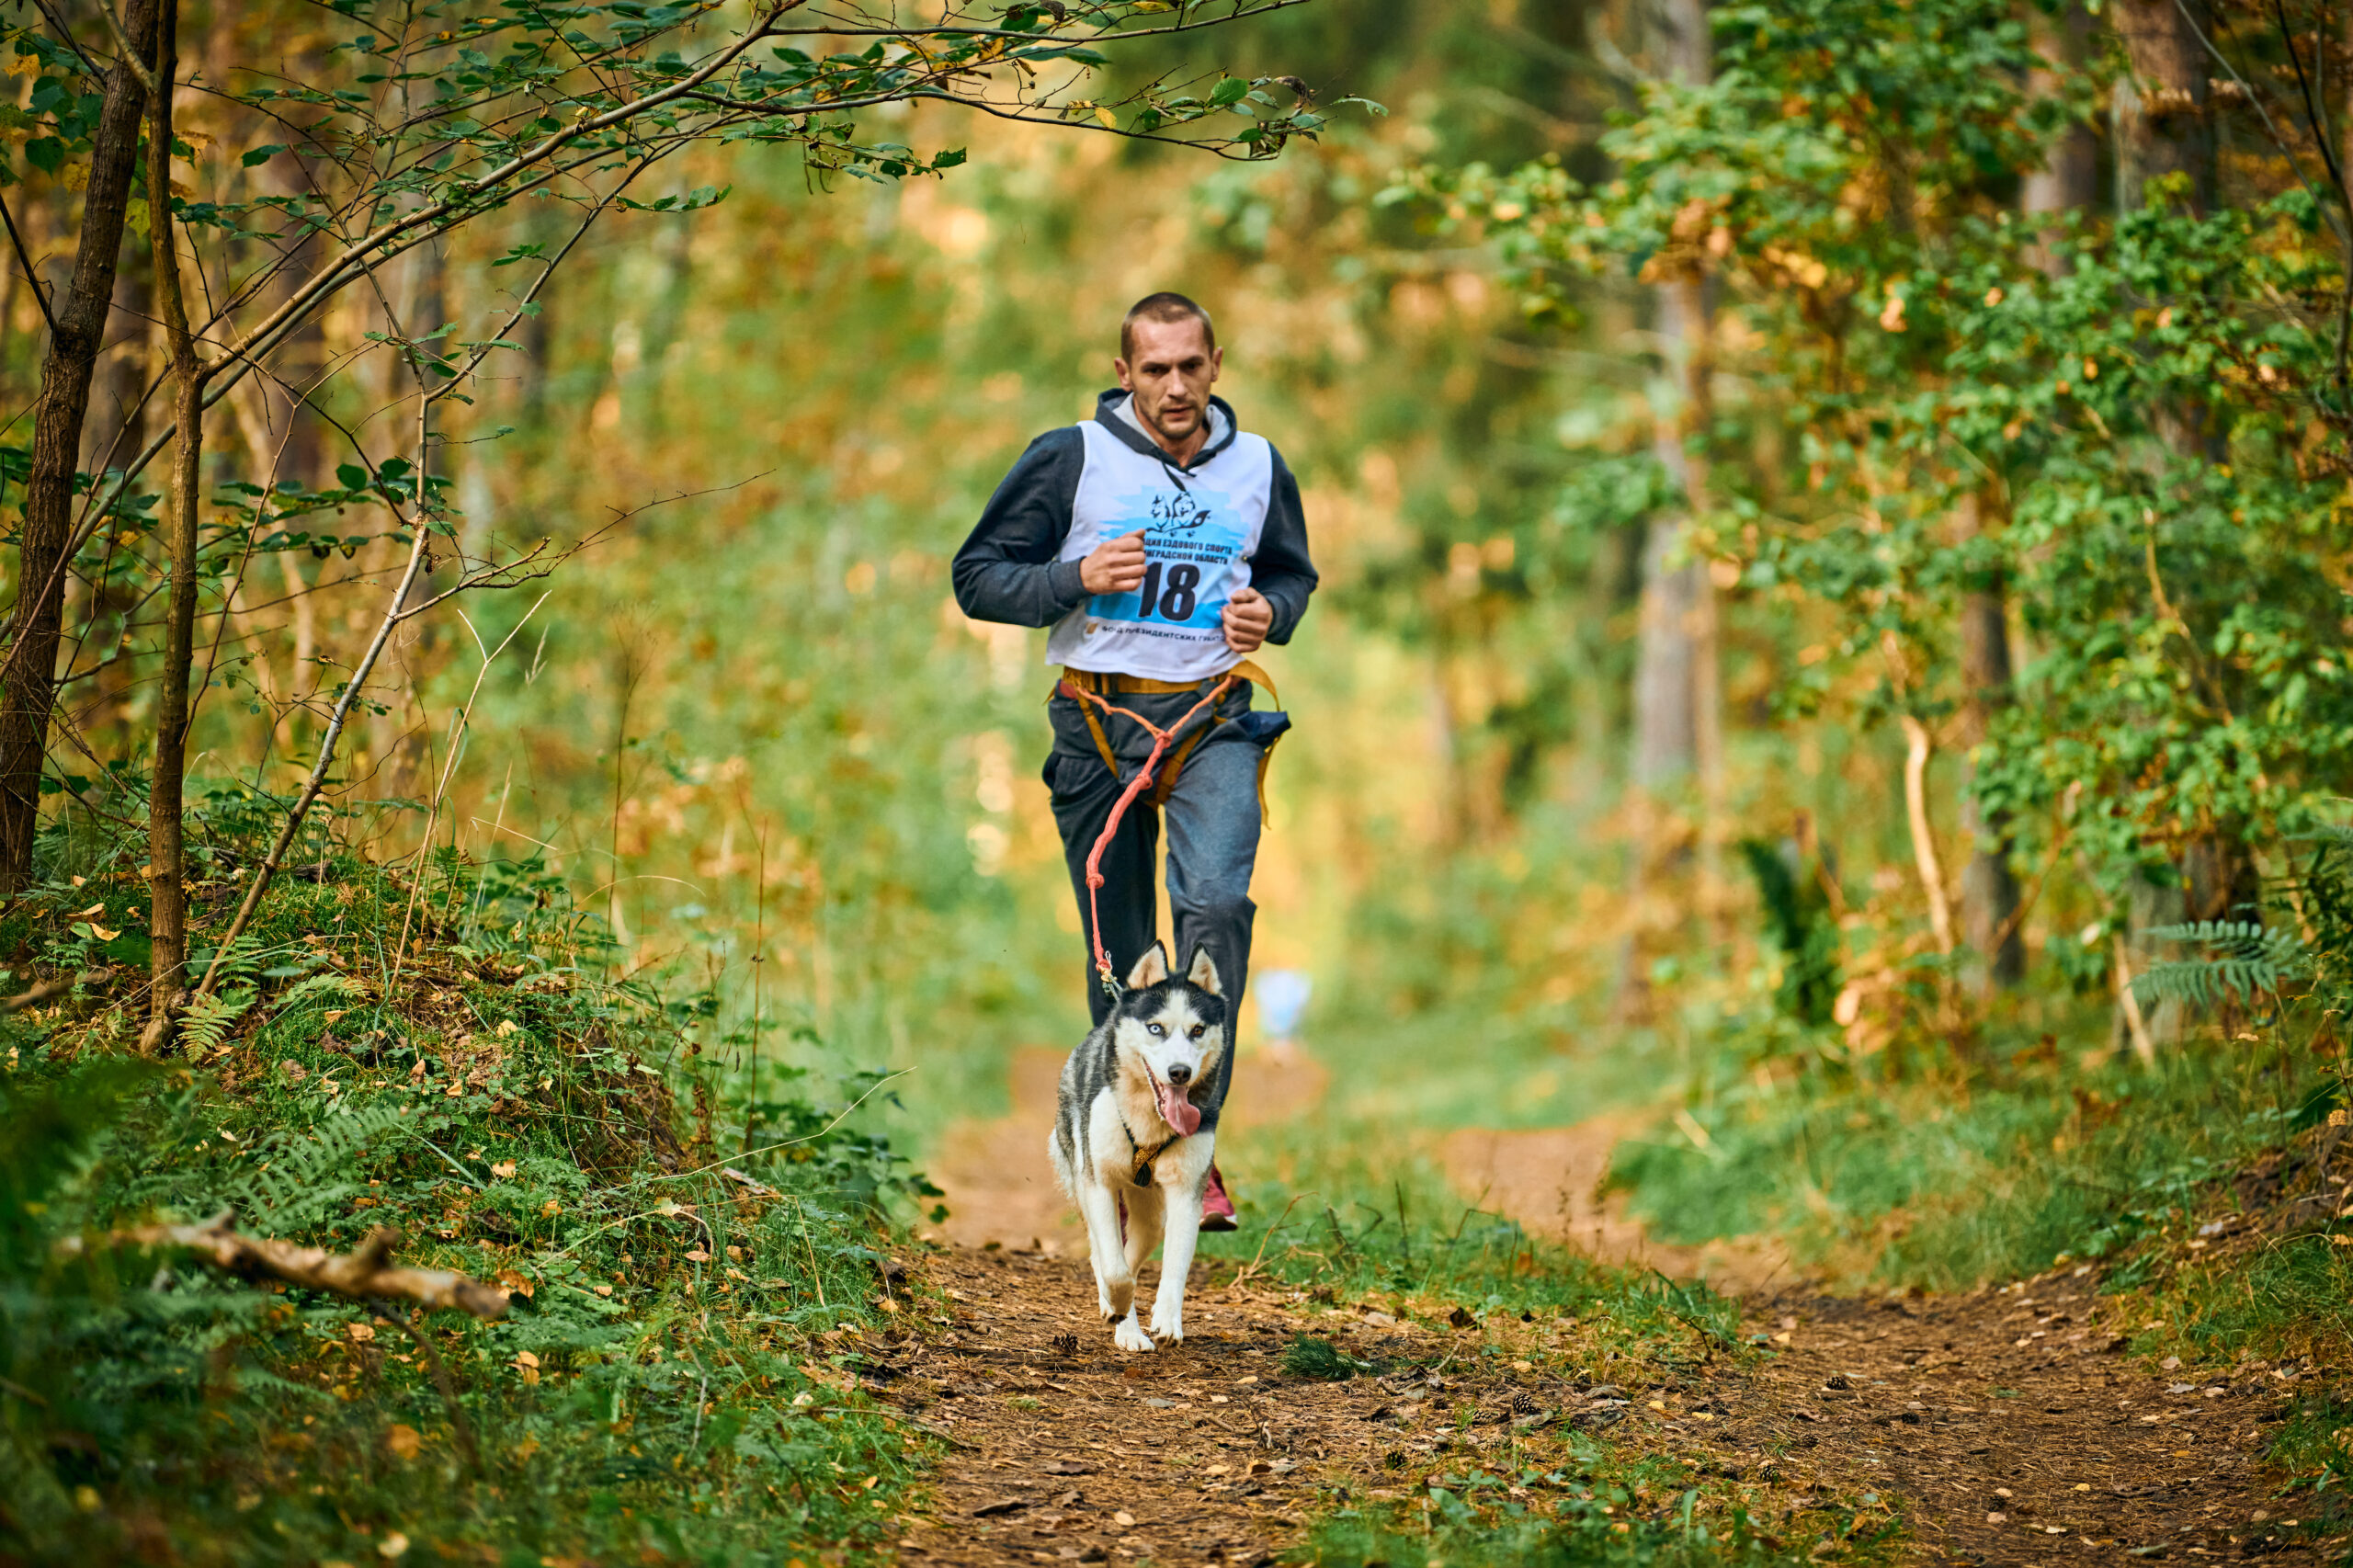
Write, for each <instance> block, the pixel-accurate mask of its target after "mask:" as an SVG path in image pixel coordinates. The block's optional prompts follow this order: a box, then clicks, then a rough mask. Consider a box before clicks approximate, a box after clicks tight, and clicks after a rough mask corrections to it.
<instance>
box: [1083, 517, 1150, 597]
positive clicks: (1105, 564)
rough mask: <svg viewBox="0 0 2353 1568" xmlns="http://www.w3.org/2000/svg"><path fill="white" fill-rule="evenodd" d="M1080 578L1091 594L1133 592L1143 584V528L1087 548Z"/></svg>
mask: <svg viewBox="0 0 2353 1568" xmlns="http://www.w3.org/2000/svg"><path fill="white" fill-rule="evenodd" d="M1078 580H1079V583H1080V584H1081V585H1083V586H1084V587H1085V588H1086V591H1087V592H1088V593H1090V594H1132V593H1134V592H1135V591H1136V590H1137V589H1138V588H1140V587H1142V586H1143V530H1142V528H1138V529H1137V530H1136V531H1135V532H1133V533H1131V534H1122V535H1120V537H1119V538H1118V539H1107V540H1104V541H1103V542H1102V543H1101V544H1098V545H1097V546H1096V547H1095V548H1094V549H1093V550H1091V551H1087V553H1086V559H1085V560H1083V561H1081V562H1079V563H1078Z"/></svg>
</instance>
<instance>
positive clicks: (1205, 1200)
mask: <svg viewBox="0 0 2353 1568" xmlns="http://www.w3.org/2000/svg"><path fill="white" fill-rule="evenodd" d="M1241 1228H1242V1226H1241V1225H1240V1223H1238V1222H1237V1221H1235V1220H1234V1218H1233V1199H1231V1198H1228V1197H1227V1196H1226V1195H1225V1178H1224V1177H1222V1176H1219V1175H1218V1174H1217V1167H1216V1166H1215V1165H1211V1167H1210V1179H1209V1181H1208V1182H1207V1184H1205V1185H1204V1186H1203V1187H1202V1188H1201V1229H1202V1230H1204V1231H1238V1230H1240V1229H1241Z"/></svg>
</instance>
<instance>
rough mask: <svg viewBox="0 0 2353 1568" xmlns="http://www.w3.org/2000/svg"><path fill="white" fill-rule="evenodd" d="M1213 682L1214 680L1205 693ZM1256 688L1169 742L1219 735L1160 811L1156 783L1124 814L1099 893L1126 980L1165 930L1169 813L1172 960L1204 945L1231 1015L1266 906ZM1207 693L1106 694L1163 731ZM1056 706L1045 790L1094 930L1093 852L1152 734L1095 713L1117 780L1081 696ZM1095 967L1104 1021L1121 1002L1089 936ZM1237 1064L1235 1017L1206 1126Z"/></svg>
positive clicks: (1092, 996) (1095, 992) (1110, 944)
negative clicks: (1261, 886) (1257, 878)
mask: <svg viewBox="0 0 2353 1568" xmlns="http://www.w3.org/2000/svg"><path fill="white" fill-rule="evenodd" d="M1212 684H1213V682H1209V681H1204V682H1203V683H1202V691H1206V690H1207V689H1208V687H1210V686H1211V685H1212ZM1253 689H1254V688H1253V687H1251V686H1250V685H1249V684H1248V683H1247V682H1237V683H1236V685H1235V687H1234V689H1233V690H1232V691H1230V692H1228V693H1226V695H1225V697H1224V699H1222V701H1221V702H1219V704H1218V706H1217V708H1216V710H1214V711H1213V712H1211V713H1204V714H1202V715H1201V716H1200V717H1199V719H1196V720H1195V721H1194V722H1193V724H1192V726H1191V727H1189V728H1188V729H1187V730H1186V731H1185V732H1184V733H1181V734H1179V735H1178V736H1177V737H1176V740H1175V741H1174V742H1172V743H1171V744H1170V746H1169V751H1170V753H1171V754H1174V753H1175V752H1176V750H1177V749H1179V748H1180V747H1182V746H1183V745H1184V744H1185V742H1186V740H1187V739H1188V738H1189V737H1190V736H1191V735H1192V734H1193V733H1196V732H1197V731H1198V730H1199V728H1200V727H1201V726H1202V725H1203V724H1207V725H1209V726H1210V730H1209V733H1208V734H1207V735H1205V736H1203V738H1202V740H1201V743H1200V744H1199V745H1197V746H1195V747H1193V748H1192V751H1191V753H1190V754H1189V755H1188V756H1187V757H1186V758H1185V765H1184V767H1183V768H1182V769H1181V770H1179V772H1178V773H1177V776H1176V787H1175V789H1174V790H1171V791H1170V792H1169V796H1168V802H1167V805H1166V806H1165V808H1158V809H1156V808H1154V805H1153V803H1152V797H1153V795H1154V793H1155V792H1156V788H1157V787H1156V786H1154V788H1151V789H1147V790H1144V791H1143V793H1142V795H1140V796H1138V797H1137V798H1136V801H1135V803H1134V804H1132V805H1131V806H1130V807H1129V808H1128V812H1127V815H1125V816H1124V817H1121V818H1120V831H1119V834H1118V835H1117V836H1116V837H1114V838H1113V839H1112V840H1111V842H1110V843H1109V844H1108V845H1107V846H1104V850H1103V859H1102V861H1101V869H1102V872H1103V886H1102V888H1101V889H1100V890H1099V892H1097V895H1096V903H1097V908H1098V909H1099V910H1100V911H1101V914H1102V920H1103V946H1104V948H1105V949H1106V950H1107V951H1108V952H1109V954H1110V956H1111V970H1112V972H1113V973H1114V974H1115V975H1116V976H1118V977H1119V978H1120V980H1123V981H1124V980H1125V979H1126V978H1127V974H1128V971H1129V969H1130V968H1131V966H1132V965H1133V964H1134V963H1135V961H1136V960H1138V959H1139V958H1141V957H1142V956H1143V954H1144V951H1145V950H1146V949H1149V948H1150V947H1151V946H1152V943H1153V938H1154V937H1155V936H1156V935H1158V932H1157V926H1158V924H1159V912H1158V908H1157V901H1156V900H1155V899H1154V896H1153V887H1152V878H1153V858H1154V851H1155V850H1156V849H1157V848H1158V846H1159V843H1160V828H1161V818H1162V816H1163V815H1164V814H1165V816H1166V819H1167V827H1168V908H1169V913H1170V915H1171V916H1172V917H1173V918H1174V919H1175V921H1176V933H1175V937H1176V939H1175V940H1174V941H1173V942H1171V943H1170V944H1169V961H1170V962H1171V963H1172V964H1174V965H1175V966H1176V971H1177V972H1179V973H1182V972H1184V971H1185V969H1186V968H1187V966H1188V965H1189V964H1190V963H1191V962H1192V958H1193V952H1194V950H1195V949H1197V948H1202V947H1206V948H1207V949H1209V952H1210V957H1211V960H1213V961H1214V962H1215V963H1216V965H1217V972H1218V978H1219V980H1220V981H1221V982H1222V984H1223V987H1224V990H1225V997H1226V1003H1227V1006H1228V1007H1229V1008H1230V1009H1231V1010H1232V1011H1231V1013H1230V1015H1229V1017H1238V1016H1239V1010H1240V1008H1241V1006H1242V992H1243V987H1244V985H1245V983H1246V982H1247V980H1248V979H1249V972H1250V927H1251V923H1252V921H1253V919H1254V918H1255V917H1256V915H1257V910H1258V906H1257V905H1256V904H1255V903H1251V902H1250V873H1251V871H1252V869H1254V868H1255V867H1256V864H1257V860H1258V762H1259V758H1260V757H1261V756H1263V755H1264V754H1265V750H1266V748H1265V746H1263V745H1261V744H1259V743H1258V742H1256V741H1255V740H1253V739H1251V738H1250V737H1249V736H1248V735H1246V734H1245V733H1242V731H1241V729H1240V728H1239V727H1238V726H1237V725H1236V723H1235V721H1236V720H1237V719H1239V718H1240V717H1241V716H1242V715H1243V714H1245V713H1247V712H1249V711H1250V697H1251V692H1252V691H1253ZM1202 691H1181V692H1169V693H1153V694H1139V695H1131V696H1108V695H1107V696H1106V697H1105V699H1104V700H1105V701H1107V702H1108V703H1109V704H1110V705H1111V706H1112V707H1113V708H1114V709H1125V710H1129V711H1131V712H1134V713H1137V714H1140V715H1142V717H1143V718H1146V719H1148V720H1150V721H1151V722H1153V723H1154V724H1157V725H1159V726H1160V727H1161V728H1163V729H1165V728H1167V727H1168V726H1169V725H1170V724H1173V723H1175V722H1176V721H1177V720H1178V719H1179V718H1181V717H1183V716H1184V714H1185V712H1186V710H1188V709H1190V708H1191V707H1192V706H1193V705H1194V704H1195V703H1197V702H1199V700H1200V699H1201V694H1202ZM1048 712H1049V714H1050V716H1051V719H1052V721H1053V729H1054V749H1053V751H1052V752H1051V754H1050V755H1049V756H1047V758H1046V767H1045V779H1046V788H1047V789H1049V790H1052V791H1053V800H1054V824H1055V825H1056V826H1057V827H1059V828H1060V829H1061V830H1062V835H1063V859H1064V860H1065V861H1066V862H1067V863H1068V864H1069V867H1070V879H1071V888H1072V891H1073V892H1075V893H1076V894H1077V895H1078V919H1079V928H1080V930H1081V931H1082V932H1086V928H1087V927H1086V917H1087V898H1086V857H1087V855H1088V853H1089V852H1090V851H1091V850H1092V849H1093V848H1094V847H1095V841H1096V839H1097V837H1098V836H1100V835H1101V834H1102V832H1103V824H1104V822H1105V821H1106V820H1107V819H1108V817H1109V816H1110V814H1111V807H1112V805H1113V804H1114V803H1115V802H1117V801H1118V800H1119V798H1120V790H1124V789H1125V788H1126V787H1127V785H1128V782H1129V780H1131V779H1132V778H1134V777H1135V773H1136V769H1137V768H1139V767H1142V766H1143V762H1144V758H1145V757H1146V756H1149V755H1150V754H1151V751H1152V734H1151V732H1149V731H1147V730H1146V729H1144V727H1143V726H1142V725H1141V724H1137V723H1133V722H1129V721H1128V720H1125V719H1122V718H1120V717H1119V716H1118V715H1117V714H1116V713H1114V714H1106V713H1104V712H1103V710H1100V709H1097V710H1095V716H1096V718H1097V721H1098V722H1100V723H1101V724H1102V726H1103V733H1104V735H1105V737H1106V738H1107V739H1108V741H1109V742H1110V743H1111V750H1112V753H1113V755H1114V756H1117V757H1118V758H1119V762H1120V770H1119V772H1118V773H1117V774H1116V775H1114V774H1113V773H1112V771H1111V770H1110V769H1109V768H1108V767H1104V765H1103V755H1102V753H1101V752H1100V751H1099V750H1098V749H1097V747H1096V744H1095V737H1094V735H1093V733H1090V732H1089V730H1088V729H1087V725H1086V714H1085V713H1083V712H1082V711H1080V708H1079V704H1078V703H1077V702H1076V701H1074V700H1073V699H1070V698H1068V697H1065V696H1063V695H1062V694H1061V692H1060V691H1057V692H1056V693H1055V695H1054V698H1053V699H1052V701H1051V702H1050V703H1049V704H1048ZM1161 766H1162V769H1163V776H1164V777H1165V769H1166V767H1167V764H1166V763H1165V761H1164V762H1163V763H1162V765H1161ZM1086 998H1087V1005H1088V1006H1089V1008H1090V1009H1091V1010H1092V1013H1093V1017H1094V1019H1095V1021H1096V1022H1097V1023H1098V1024H1099V1023H1101V1022H1102V1021H1103V1019H1104V1018H1105V1017H1107V1016H1108V1014H1109V1013H1110V1010H1111V999H1110V997H1109V996H1108V995H1106V994H1104V990H1103V987H1102V985H1101V983H1099V982H1098V980H1097V977H1096V972H1095V956H1094V947H1093V943H1092V941H1091V940H1090V941H1089V943H1088V946H1087V952H1086ZM1232 1071H1233V1029H1232V1027H1231V1025H1230V1024H1229V1027H1228V1029H1227V1035H1226V1051H1225V1055H1224V1057H1223V1059H1222V1061H1221V1062H1220V1064H1219V1068H1218V1074H1217V1082H1216V1084H1215V1085H1213V1086H1212V1087H1211V1091H1210V1096H1209V1098H1208V1100H1207V1102H1206V1103H1205V1104H1204V1105H1203V1107H1202V1115H1201V1124H1202V1125H1203V1126H1204V1127H1214V1126H1216V1125H1217V1119H1218V1113H1219V1111H1220V1110H1221V1109H1222V1108H1223V1107H1224V1105H1225V1091H1226V1087H1227V1084H1228V1082H1229V1080H1230V1078H1231V1076H1232Z"/></svg>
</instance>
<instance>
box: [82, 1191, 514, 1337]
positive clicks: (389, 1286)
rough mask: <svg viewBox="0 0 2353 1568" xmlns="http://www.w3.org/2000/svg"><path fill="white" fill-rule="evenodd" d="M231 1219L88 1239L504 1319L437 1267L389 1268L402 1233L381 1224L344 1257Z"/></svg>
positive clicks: (484, 1296) (488, 1289)
mask: <svg viewBox="0 0 2353 1568" xmlns="http://www.w3.org/2000/svg"><path fill="white" fill-rule="evenodd" d="M234 1220H235V1216H234V1215H233V1214H229V1213H223V1214H222V1215H221V1216H220V1217H219V1218H218V1219H215V1220H213V1221H211V1222H210V1223H209V1224H203V1225H132V1226H130V1227H128V1228H126V1229H122V1230H116V1231H108V1232H107V1233H104V1234H103V1235H100V1236H97V1238H95V1240H96V1242H97V1244H98V1245H100V1246H131V1247H154V1248H158V1249H161V1250H165V1251H171V1252H187V1253H192V1254H194V1255H195V1256H196V1258H197V1260H198V1261H199V1262H201V1263H205V1264H208V1265H210V1267H214V1268H218V1269H220V1270H222V1272H223V1273H228V1274H235V1275H239V1276H242V1277H243V1278H247V1279H283V1280H285V1281H286V1282H287V1283H289V1284H291V1285H301V1286H305V1287H307V1288H309V1289H310V1290H325V1291H328V1292H330V1293H332V1294H334V1295H337V1296H344V1297H347V1298H349V1299H350V1300H352V1301H374V1300H378V1299H381V1298H387V1297H393V1298H398V1299H400V1300H402V1301H415V1302H416V1303H418V1304H419V1305H420V1306H425V1307H435V1308H438V1307H449V1308H453V1309H455V1310H457V1311H459V1312H472V1314H473V1315H474V1316H475V1317H478V1318H482V1319H483V1320H485V1321H487V1322H493V1323H494V1322H496V1321H497V1320H498V1319H500V1318H503V1317H505V1316H506V1291H504V1290H499V1289H498V1288H497V1287H495V1286H493V1285H485V1284H483V1282H482V1281H481V1280H479V1279H475V1278H471V1277H469V1276H467V1275H463V1274H455V1273H451V1272H449V1271H448V1270H446V1269H439V1268H402V1267H395V1266H394V1265H393V1263H392V1249H393V1248H394V1247H396V1246H398V1245H399V1244H400V1241H401V1233H400V1232H399V1231H398V1230H396V1229H394V1228H392V1226H389V1225H380V1226H378V1227H377V1228H376V1229H374V1230H372V1231H370V1232H369V1233H368V1234H367V1235H365V1236H364V1237H362V1238H360V1242H359V1244H358V1246H356V1247H354V1248H353V1249H352V1250H351V1251H350V1252H348V1253H333V1252H329V1251H327V1250H326V1249H325V1248H324V1247H306V1246H296V1245H295V1244H293V1243H291V1242H281V1241H278V1240H276V1239H274V1238H268V1237H263V1236H248V1235H244V1234H243V1233H240V1232H238V1231H237V1230H235V1229H234V1228H233V1226H234ZM57 1250H58V1252H59V1253H60V1254H62V1255H63V1256H68V1257H74V1256H81V1255H82V1253H83V1252H84V1250H85V1249H84V1247H83V1244H82V1238H81V1237H79V1236H67V1237H66V1238H65V1239H64V1240H63V1241H61V1242H60V1243H58V1244H57Z"/></svg>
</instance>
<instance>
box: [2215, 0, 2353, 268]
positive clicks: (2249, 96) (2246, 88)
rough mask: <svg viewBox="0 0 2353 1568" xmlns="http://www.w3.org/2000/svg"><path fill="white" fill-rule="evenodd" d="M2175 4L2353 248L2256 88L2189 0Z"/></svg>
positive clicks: (2333, 226) (2341, 238) (2340, 220)
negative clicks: (2210, 35) (2217, 44)
mask: <svg viewBox="0 0 2353 1568" xmlns="http://www.w3.org/2000/svg"><path fill="white" fill-rule="evenodd" d="M2173 5H2174V9H2175V10H2177V11H2179V12H2180V13H2181V19H2182V20H2183V21H2185V22H2187V23H2188V24H2189V30H2190V32H2191V33H2193V34H2194V35H2196V37H2197V39H2198V42H2199V46H2200V48H2202V49H2204V50H2205V51H2206V52H2207V53H2208V54H2210V55H2211V56H2212V57H2213V59H2214V62H2215V63H2216V64H2217V65H2220V66H2221V67H2222V69H2223V70H2225V71H2227V72H2229V73H2230V74H2231V80H2232V81H2234V82H2236V83H2237V84H2238V85H2239V91H2241V92H2243V93H2245V95H2246V101H2247V102H2248V103H2251V104H2253V105H2254V106H2255V112H2256V114H2258V115H2260V116H2261V117H2262V118H2263V129H2264V131H2265V132H2266V133H2267V134H2268V135H2269V136H2270V138H2271V144H2272V145H2273V146H2274V147H2277V148H2279V155H2280V156H2281V157H2283V158H2285V159H2287V160H2288V167H2289V168H2290V170H2292V171H2293V172H2294V174H2295V176H2296V183H2297V184H2299V185H2301V186H2302V187H2304V194H2305V195H2307V196H2309V197H2311V198H2312V199H2313V201H2314V202H2315V203H2316V204H2317V205H2318V206H2319V207H2320V208H2321V210H2323V211H2325V212H2326V213H2327V214H2328V226H2329V227H2330V228H2331V229H2333V230H2335V231H2336V238H2337V241H2338V243H2339V244H2346V245H2353V232H2348V231H2347V228H2346V224H2345V219H2344V216H2343V215H2342V214H2341V213H2340V212H2339V211H2338V210H2337V209H2336V207H2334V206H2333V205H2331V204H2330V203H2328V202H2325V201H2322V200H2321V199H2320V192H2319V191H2317V190H2314V189H2313V182H2312V180H2311V179H2310V178H2309V177H2307V176H2306V175H2305V174H2304V165H2303V160H2302V159H2301V158H2299V157H2297V156H2296V154H2295V152H2294V150H2293V149H2292V148H2290V146H2289V145H2288V139H2287V138H2286V137H2284V136H2282V135H2280V134H2279V126H2278V125H2277V124H2275V123H2274V122H2273V120H2272V119H2271V111H2270V110H2269V109H2268V108H2264V106H2263V99H2262V98H2261V97H2258V96H2257V95H2256V90H2255V87H2254V86H2253V85H2252V84H2250V83H2249V82H2248V81H2247V79H2246V78H2245V77H2244V76H2242V75H2240V74H2239V68H2238V67H2237V66H2235V65H2234V64H2232V63H2231V62H2230V58H2229V57H2228V56H2227V55H2225V54H2224V53H2223V52H2222V51H2221V50H2219V49H2217V48H2215V47H2214V40H2211V39H2210V38H2208V37H2207V36H2206V29H2205V28H2201V27H2200V26H2199V25H2198V18H2197V17H2194V16H2192V15H2191V14H2190V10H2189V6H2188V0H2173Z"/></svg>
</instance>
